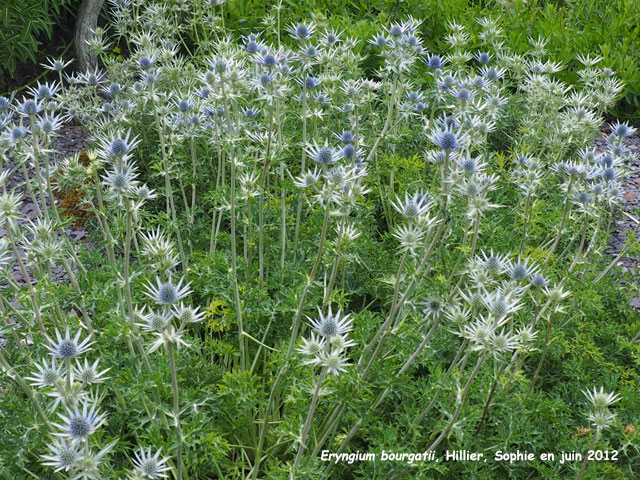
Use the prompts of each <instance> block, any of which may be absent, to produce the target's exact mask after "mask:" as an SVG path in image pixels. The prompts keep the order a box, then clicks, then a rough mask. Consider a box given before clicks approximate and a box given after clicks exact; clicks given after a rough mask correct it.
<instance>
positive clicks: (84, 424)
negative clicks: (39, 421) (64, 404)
mask: <svg viewBox="0 0 640 480" xmlns="http://www.w3.org/2000/svg"><path fill="white" fill-rule="evenodd" d="M58 415H59V416H60V418H61V419H62V424H54V426H55V427H57V428H58V429H60V430H61V431H60V432H56V433H55V435H56V436H60V437H64V438H68V439H69V440H78V441H84V440H86V439H87V437H89V435H91V434H93V433H94V432H95V431H96V430H97V429H98V428H99V427H100V426H101V425H102V424H104V422H105V421H106V417H105V415H104V414H102V413H100V410H99V409H98V407H97V405H95V404H89V403H88V402H85V403H84V404H83V405H82V408H80V407H79V406H78V405H76V406H75V407H72V408H68V409H67V412H66V413H65V414H62V413H59V414H58Z"/></svg>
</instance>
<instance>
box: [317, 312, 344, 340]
mask: <svg viewBox="0 0 640 480" xmlns="http://www.w3.org/2000/svg"><path fill="white" fill-rule="evenodd" d="M318 317H319V318H318V319H309V320H310V321H311V326H312V328H313V329H314V330H315V331H316V332H317V333H319V334H320V335H322V336H323V337H324V338H327V339H330V338H331V337H336V336H338V335H344V334H345V333H348V332H349V331H350V330H351V328H352V327H351V322H352V319H351V318H349V317H350V315H344V316H343V315H342V310H338V312H337V313H336V314H335V315H334V314H333V312H332V311H331V307H329V311H328V312H327V314H326V315H323V314H322V311H321V310H320V308H318Z"/></svg>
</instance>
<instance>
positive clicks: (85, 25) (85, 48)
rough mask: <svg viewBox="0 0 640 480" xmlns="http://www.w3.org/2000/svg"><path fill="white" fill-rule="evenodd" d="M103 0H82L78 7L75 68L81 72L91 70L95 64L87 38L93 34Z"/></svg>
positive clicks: (94, 57) (95, 60)
mask: <svg viewBox="0 0 640 480" xmlns="http://www.w3.org/2000/svg"><path fill="white" fill-rule="evenodd" d="M103 3H104V0H82V3H81V4H80V8H79V9H78V16H77V18H76V31H75V49H76V61H77V68H78V70H79V71H81V72H86V71H87V70H93V69H95V68H96V66H97V63H98V62H97V59H96V56H95V55H94V54H93V53H91V51H90V50H89V45H87V40H89V39H90V38H91V36H92V35H93V33H92V30H94V29H95V28H96V27H97V26H98V15H100V10H101V9H102V4H103Z"/></svg>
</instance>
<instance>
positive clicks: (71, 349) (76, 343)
mask: <svg viewBox="0 0 640 480" xmlns="http://www.w3.org/2000/svg"><path fill="white" fill-rule="evenodd" d="M81 335H82V330H78V332H77V333H76V336H75V337H73V338H71V334H70V333H69V329H68V328H67V330H66V331H65V334H64V337H63V336H62V335H61V334H60V331H59V330H58V329H56V338H55V340H54V339H52V338H49V344H48V345H47V349H48V350H49V353H50V354H51V355H52V356H54V357H55V358H60V359H63V360H67V359H71V358H75V357H77V356H78V355H82V354H83V353H85V352H87V351H89V350H90V348H89V347H90V346H91V345H92V344H93V343H94V342H92V341H91V336H88V337H87V338H85V339H84V340H82V341H80V336H81Z"/></svg>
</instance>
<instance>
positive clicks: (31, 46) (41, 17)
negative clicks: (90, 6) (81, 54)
mask: <svg viewBox="0 0 640 480" xmlns="http://www.w3.org/2000/svg"><path fill="white" fill-rule="evenodd" d="M78 3H79V1H78V0H19V1H18V0H2V2H0V71H2V72H4V74H5V75H6V74H9V75H12V74H14V73H15V71H16V65H17V64H18V63H21V62H27V61H30V62H33V63H37V62H38V61H39V60H40V55H39V51H40V50H41V49H42V47H43V46H45V45H46V42H47V41H48V40H49V41H50V40H51V39H52V37H53V31H54V27H55V26H56V25H58V24H59V22H60V20H61V18H62V16H63V14H65V13H67V12H68V11H70V10H71V8H72V6H74V5H75V4H78ZM68 38H69V40H71V38H72V36H71V35H70V34H69V35H68Z"/></svg>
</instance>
